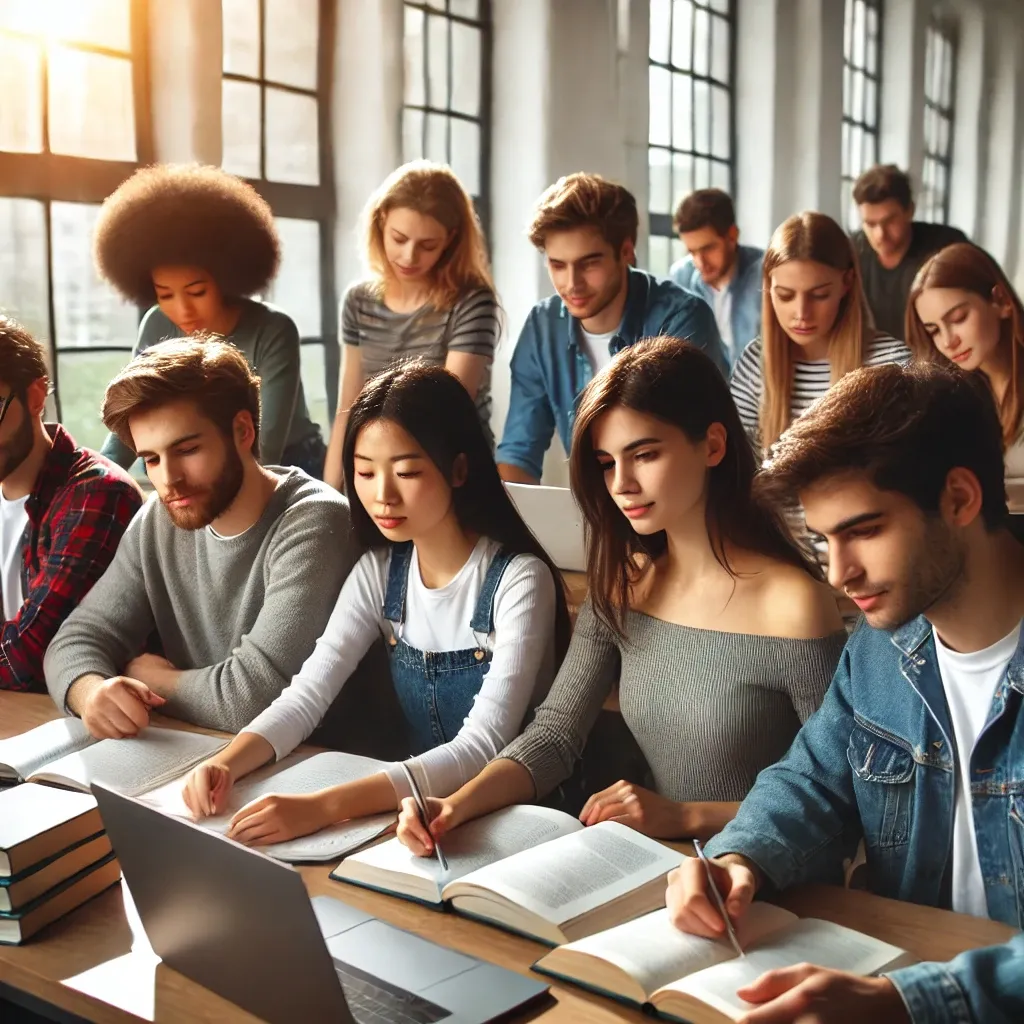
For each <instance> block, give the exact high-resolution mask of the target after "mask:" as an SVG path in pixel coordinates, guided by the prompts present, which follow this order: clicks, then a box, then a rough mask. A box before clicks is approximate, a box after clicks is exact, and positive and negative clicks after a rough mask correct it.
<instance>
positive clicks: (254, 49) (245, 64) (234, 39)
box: [221, 0, 260, 78]
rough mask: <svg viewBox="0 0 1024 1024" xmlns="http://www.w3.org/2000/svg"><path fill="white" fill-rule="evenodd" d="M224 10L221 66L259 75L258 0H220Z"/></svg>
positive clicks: (253, 75)
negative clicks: (222, 62) (222, 59)
mask: <svg viewBox="0 0 1024 1024" xmlns="http://www.w3.org/2000/svg"><path fill="white" fill-rule="evenodd" d="M221 2H222V4H223V5H224V6H223V11H224V70H225V71H226V72H228V74H232V75H248V77H249V78H259V75H260V5H259V0H221Z"/></svg>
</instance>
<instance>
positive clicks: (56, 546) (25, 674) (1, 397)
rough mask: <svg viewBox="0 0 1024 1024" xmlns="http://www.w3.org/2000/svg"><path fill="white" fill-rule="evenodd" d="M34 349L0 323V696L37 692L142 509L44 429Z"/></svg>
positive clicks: (100, 463)
mask: <svg viewBox="0 0 1024 1024" xmlns="http://www.w3.org/2000/svg"><path fill="white" fill-rule="evenodd" d="M49 387H50V380H49V372H48V371H47V368H46V358H45V356H44V354H43V347H42V345H40V344H39V342H38V341H36V340H35V338H33V337H32V335H31V334H29V332H28V331H27V330H26V329H25V328H24V327H22V326H21V324H19V323H17V322H15V321H14V320H10V319H8V318H7V317H0V690H31V691H36V692H42V693H45V692H46V684H45V683H44V681H43V654H44V652H45V651H46V645H47V644H48V643H49V642H50V641H51V640H52V639H53V635H54V634H55V633H56V632H57V628H58V627H59V626H60V624H61V623H62V622H63V621H64V620H65V619H66V618H67V616H68V614H69V613H70V612H71V611H72V609H74V607H75V606H76V605H77V604H78V602H79V601H81V600H82V598H83V597H85V595H86V594H87V593H88V592H89V588H90V587H92V585H93V584H94V583H95V582H96V581H97V580H98V579H99V578H100V576H101V575H102V574H103V571H104V570H105V569H106V568H107V566H108V565H109V564H110V562H111V559H112V558H113V557H114V552H115V551H117V546H118V544H119V543H120V540H121V536H122V534H123V533H124V531H125V528H126V527H127V526H128V523H129V522H130V521H131V518H132V516H133V515H135V513H136V512H137V511H138V509H139V508H140V506H141V505H142V496H141V493H140V491H139V488H138V485H137V484H136V483H135V481H133V480H132V479H131V477H130V476H128V474H127V473H125V472H124V471H123V470H122V469H120V468H119V467H117V466H115V465H114V464H113V463H111V462H108V461H107V460H106V459H105V458H103V456H101V455H97V454H96V452H92V451H89V449H87V448H79V447H78V446H77V445H76V444H75V442H74V440H73V439H72V437H71V435H70V434H69V433H68V432H67V431H66V430H64V428H63V427H61V426H59V425H58V424H55V423H54V424H44V423H43V409H44V407H45V405H46V396H47V394H48V392H49Z"/></svg>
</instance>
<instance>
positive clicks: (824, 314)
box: [730, 213, 910, 451]
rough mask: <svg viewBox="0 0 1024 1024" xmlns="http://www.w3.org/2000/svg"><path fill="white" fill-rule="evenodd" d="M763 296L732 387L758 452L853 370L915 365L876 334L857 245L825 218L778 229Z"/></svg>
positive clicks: (796, 220) (792, 221)
mask: <svg viewBox="0 0 1024 1024" xmlns="http://www.w3.org/2000/svg"><path fill="white" fill-rule="evenodd" d="M762 289H763V297H762V312H761V324H762V327H761V336H760V337H759V338H756V339H755V340H754V341H752V342H751V343H750V344H749V345H748V346H747V348H746V349H745V350H744V352H743V354H742V355H741V356H740V358H739V360H738V361H737V363H736V367H735V369H734V370H733V374H732V380H731V382H730V388H731V390H732V397H733V399H734V400H735V402H736V407H737V408H738V409H739V413H740V419H741V420H742V421H743V426H744V429H745V430H746V432H747V436H748V437H749V438H750V441H751V444H753V445H754V449H755V451H762V450H767V449H768V448H769V447H770V446H771V445H772V444H773V443H774V442H775V441H776V440H778V437H779V435H780V434H781V433H782V432H783V431H784V430H785V429H786V427H788V426H789V424H790V423H791V422H792V421H793V420H794V419H795V418H796V417H797V416H799V415H801V414H802V413H803V412H805V411H806V409H807V408H808V406H810V404H811V403H812V402H813V401H814V400H815V399H817V398H820V397H821V396H822V395H823V394H825V392H826V391H828V389H829V388H830V387H831V386H832V385H833V384H834V383H835V382H836V381H837V380H839V378H840V377H842V376H844V375H845V374H847V373H849V372H850V371H851V370H855V369H857V367H859V366H875V365H877V364H879V363H891V362H906V361H907V360H909V358H910V352H909V351H908V350H907V348H906V346H905V345H904V344H903V343H902V342H901V341H897V340H896V339H895V338H892V337H890V336H889V335H886V334H881V333H879V332H878V331H876V330H874V328H873V326H872V320H871V313H870V311H869V309H868V307H867V303H866V301H865V299H864V290H863V288H862V286H861V280H860V272H859V271H858V269H857V259H856V255H855V253H854V249H853V245H852V244H851V242H850V239H849V237H848V236H847V234H846V232H845V231H843V229H842V228H841V227H840V226H839V225H838V224H837V223H836V222H835V221H834V220H833V219H832V218H831V217H827V216H825V214H823V213H800V214H796V215H795V216H793V217H790V218H789V219H788V220H787V221H785V222H784V223H783V224H782V225H780V227H778V228H777V229H776V231H775V234H774V235H772V240H771V243H770V244H769V246H768V250H767V251H766V252H765V255H764V270H763V277H762Z"/></svg>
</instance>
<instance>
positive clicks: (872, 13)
mask: <svg viewBox="0 0 1024 1024" xmlns="http://www.w3.org/2000/svg"><path fill="white" fill-rule="evenodd" d="M881 32H882V0H846V24H845V28H844V32H843V157H842V159H843V169H842V175H843V208H844V209H846V210H847V211H848V212H847V218H848V226H849V227H850V228H851V230H852V229H854V228H857V227H859V226H860V218H859V217H858V215H857V208H856V204H855V203H854V202H853V198H852V195H851V189H852V186H853V183H854V182H855V181H856V180H857V178H858V177H860V175H861V173H862V172H863V171H866V170H867V169H868V168H869V167H872V166H874V165H875V164H876V163H878V121H879V112H880V110H881V106H880V103H881V81H882V65H881V59H882V43H881Z"/></svg>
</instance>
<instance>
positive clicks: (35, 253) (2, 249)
mask: <svg viewBox="0 0 1024 1024" xmlns="http://www.w3.org/2000/svg"><path fill="white" fill-rule="evenodd" d="M0 237H2V238H3V239H4V244H3V245H2V246H0V298H2V308H3V311H4V312H5V313H7V314H8V315H10V316H13V317H14V318H15V319H17V320H20V321H21V322H22V323H23V324H24V325H25V326H26V327H27V328H28V329H29V330H30V331H31V332H32V333H33V334H34V335H35V336H36V337H37V338H40V339H42V338H49V337H50V313H49V303H48V301H47V300H48V295H47V281H48V278H49V271H48V268H47V256H46V210H45V207H44V206H43V204H42V203H41V202H39V201H37V200H35V199H9V198H6V197H5V198H0Z"/></svg>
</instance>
